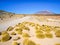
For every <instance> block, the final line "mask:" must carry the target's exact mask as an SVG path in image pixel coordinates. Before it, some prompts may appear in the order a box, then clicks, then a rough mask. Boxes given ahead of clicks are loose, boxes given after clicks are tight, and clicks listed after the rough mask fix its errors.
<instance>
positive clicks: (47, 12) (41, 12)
mask: <svg viewBox="0 0 60 45" xmlns="http://www.w3.org/2000/svg"><path fill="white" fill-rule="evenodd" d="M35 14H55V13H53V12H50V11H46V10H44V11H38V12H36V13H35Z"/></svg>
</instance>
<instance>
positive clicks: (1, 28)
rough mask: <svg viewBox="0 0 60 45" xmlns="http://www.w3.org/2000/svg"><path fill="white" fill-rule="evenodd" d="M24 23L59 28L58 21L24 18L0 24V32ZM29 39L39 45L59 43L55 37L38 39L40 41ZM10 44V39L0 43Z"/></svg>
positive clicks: (59, 40)
mask: <svg viewBox="0 0 60 45" xmlns="http://www.w3.org/2000/svg"><path fill="white" fill-rule="evenodd" d="M24 21H28V22H34V23H38V24H40V25H43V24H45V25H50V26H60V20H58V21H45V20H44V21H42V20H39V19H37V18H35V17H33V16H26V17H24V18H17V19H13V20H12V19H11V20H9V21H6V22H4V23H0V31H4V30H6V29H7V27H9V26H15V25H16V24H18V23H19V22H24ZM31 30H32V28H31ZM32 32H33V31H32ZM32 32H31V34H32ZM15 37H16V36H15ZM30 39H31V40H33V41H34V42H36V43H38V44H41V45H54V44H55V43H60V38H56V37H54V38H52V39H47V38H45V39H40V40H39V39H36V38H35V37H31V38H30ZM22 40H23V39H21V40H19V41H18V42H22ZM11 43H12V39H11V40H10V41H8V42H4V43H2V42H0V45H11ZM21 45H22V44H21Z"/></svg>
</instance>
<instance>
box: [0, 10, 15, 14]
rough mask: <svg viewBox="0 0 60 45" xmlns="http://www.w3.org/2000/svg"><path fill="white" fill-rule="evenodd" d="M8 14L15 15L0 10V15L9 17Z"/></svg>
mask: <svg viewBox="0 0 60 45" xmlns="http://www.w3.org/2000/svg"><path fill="white" fill-rule="evenodd" d="M10 14H15V13H12V12H7V11H4V10H0V15H10Z"/></svg>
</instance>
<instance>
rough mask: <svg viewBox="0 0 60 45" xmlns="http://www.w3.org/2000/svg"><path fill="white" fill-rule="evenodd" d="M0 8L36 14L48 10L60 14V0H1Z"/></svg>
mask: <svg viewBox="0 0 60 45" xmlns="http://www.w3.org/2000/svg"><path fill="white" fill-rule="evenodd" d="M0 10H5V11H8V12H12V13H16V14H34V13H36V12H38V11H45V10H48V11H50V12H54V13H56V14H60V0H0Z"/></svg>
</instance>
